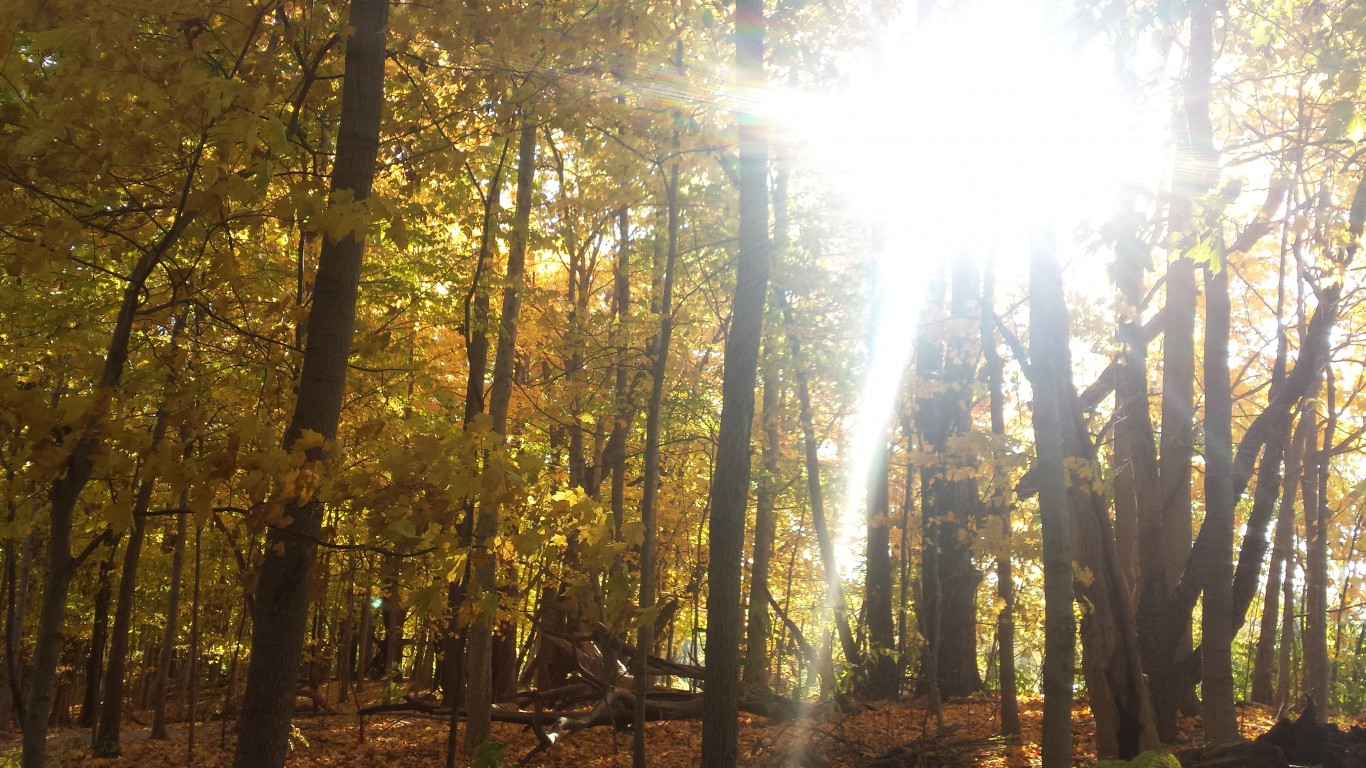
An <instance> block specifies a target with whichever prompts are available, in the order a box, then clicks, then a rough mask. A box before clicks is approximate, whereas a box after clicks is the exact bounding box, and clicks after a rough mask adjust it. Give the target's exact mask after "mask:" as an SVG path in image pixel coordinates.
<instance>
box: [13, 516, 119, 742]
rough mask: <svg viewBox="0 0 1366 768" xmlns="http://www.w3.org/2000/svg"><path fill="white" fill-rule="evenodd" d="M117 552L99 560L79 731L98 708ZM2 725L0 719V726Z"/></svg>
mask: <svg viewBox="0 0 1366 768" xmlns="http://www.w3.org/2000/svg"><path fill="white" fill-rule="evenodd" d="M117 549H118V542H117V541H116V542H115V545H114V546H113V547H111V548H110V550H109V557H108V558H106V559H104V560H102V561H100V575H99V586H98V587H97V588H96V590H95V621H94V625H93V626H92V627H91V630H90V655H89V658H88V659H87V660H86V665H85V698H84V699H82V703H81V717H80V719H79V720H78V721H77V722H76V724H77V725H79V726H81V727H82V728H93V727H94V726H95V721H96V718H97V715H98V713H99V708H100V683H101V678H103V676H104V648H105V645H107V644H108V640H109V600H110V598H111V597H112V596H113V595H112V593H113V589H114V579H113V573H114V553H115V552H116V551H117ZM6 696H8V692H6ZM3 723H4V721H3V720H0V724H3Z"/></svg>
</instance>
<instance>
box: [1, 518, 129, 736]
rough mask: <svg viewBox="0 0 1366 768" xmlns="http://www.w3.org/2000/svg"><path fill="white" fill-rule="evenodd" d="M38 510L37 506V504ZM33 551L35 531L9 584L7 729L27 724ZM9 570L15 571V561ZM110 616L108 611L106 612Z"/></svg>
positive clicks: (24, 545) (29, 535) (22, 541)
mask: <svg viewBox="0 0 1366 768" xmlns="http://www.w3.org/2000/svg"><path fill="white" fill-rule="evenodd" d="M34 506H37V502H35V503H34ZM115 549H116V547H111V549H110V555H109V562H110V563H111V567H112V563H113V559H114V554H113V553H114V551H115ZM33 550H34V539H33V531H32V529H30V530H29V531H28V533H25V534H24V537H23V538H22V539H20V541H19V565H18V571H17V572H16V573H13V574H11V575H10V578H9V580H8V583H9V586H10V588H11V589H12V590H13V591H11V592H10V594H9V600H8V601H6V604H5V679H6V690H4V691H3V692H0V696H3V698H4V701H5V707H4V708H3V709H0V711H2V712H4V714H5V717H4V718H0V726H7V725H8V724H9V720H10V717H11V716H13V717H14V718H15V719H16V720H17V721H19V723H20V724H21V725H22V724H23V722H24V711H23V706H22V703H23V696H22V695H21V694H22V690H23V687H22V685H21V684H22V682H23V677H22V674H21V670H22V669H23V668H24V664H23V656H24V653H23V650H24V649H23V630H24V619H25V618H26V616H27V615H28V590H29V584H30V583H31V581H30V577H31V576H32V573H33ZM9 567H10V568H11V569H14V563H13V561H12V560H11V562H10V564H9ZM106 613H107V611H106Z"/></svg>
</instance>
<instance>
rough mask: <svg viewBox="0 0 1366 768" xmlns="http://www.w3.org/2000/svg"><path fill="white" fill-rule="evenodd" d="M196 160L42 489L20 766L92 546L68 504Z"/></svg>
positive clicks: (27, 763)
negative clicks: (74, 541) (57, 468)
mask: <svg viewBox="0 0 1366 768" xmlns="http://www.w3.org/2000/svg"><path fill="white" fill-rule="evenodd" d="M197 166H198V157H197V156H196V159H195V160H194V163H193V164H192V165H191V170H190V172H189V174H188V175H187V178H186V180H185V185H184V187H183V191H182V195H181V200H180V203H179V207H178V209H177V211H176V213H175V218H174V220H173V221H172V223H171V225H170V226H169V227H167V228H166V230H165V231H164V232H163V233H162V235H161V238H160V239H159V240H158V241H157V242H156V244H155V245H153V246H151V247H150V248H148V249H147V250H145V251H143V253H142V255H141V256H140V257H139V258H138V262H137V264H136V265H135V266H134V267H133V270H132V272H131V273H130V274H129V276H128V282H127V285H126V286H125V287H124V290H123V297H122V300H121V302H120V304H119V312H118V317H117V318H116V319H115V321H114V330H113V333H112V334H111V336H110V340H109V347H108V349H107V351H106V352H105V357H104V366H103V368H101V370H100V375H99V378H98V380H97V381H96V382H95V387H94V389H95V399H94V401H93V404H92V406H91V411H90V416H89V418H88V419H87V426H85V427H83V428H81V429H80V430H79V431H78V433H77V436H76V437H75V438H74V440H75V445H74V447H73V449H72V451H71V453H70V455H69V456H68V458H67V460H66V465H65V467H64V469H63V473H62V475H61V476H60V477H58V478H57V479H56V480H54V481H53V482H52V486H51V488H50V490H49V492H48V501H49V502H50V505H51V507H50V509H49V515H48V520H49V527H48V547H47V570H46V573H45V575H44V578H43V596H42V607H41V608H40V609H39V612H38V632H37V636H36V637H35V643H34V653H33V673H32V676H31V677H30V679H29V689H28V695H27V697H26V701H25V702H24V728H23V730H24V738H23V747H22V749H23V754H22V756H21V758H20V765H21V766H22V768H42V766H43V765H45V764H46V762H47V726H48V720H49V717H50V716H51V713H52V708H53V694H54V689H55V687H56V682H57V662H58V660H59V659H60V658H61V654H62V647H63V639H64V638H63V633H62V628H63V625H64V623H65V621H66V603H67V596H68V593H69V592H70V589H71V580H72V578H73V577H74V576H75V575H76V568H77V567H78V566H79V565H80V563H81V561H82V560H83V558H84V556H86V555H88V554H89V553H90V552H91V551H93V550H92V549H91V548H87V549H86V550H85V551H84V552H82V553H81V556H76V557H73V556H72V552H71V534H72V524H73V522H74V520H75V514H76V504H77V502H79V501H80V498H81V493H82V492H83V491H84V490H85V486H86V484H87V483H89V482H90V477H91V475H92V474H93V473H94V470H95V457H96V455H97V454H98V453H99V451H100V449H101V448H102V446H103V445H104V437H103V435H102V434H101V430H100V427H99V425H101V424H103V423H105V417H106V416H107V415H108V413H109V411H110V409H111V407H112V403H111V400H112V399H113V397H114V394H115V391H116V390H117V389H118V387H119V383H120V382H121V381H122V380H123V371H124V368H126V367H127V364H128V353H129V344H130V342H131V339H132V334H133V321H134V319H135V318H136V317H137V314H138V311H139V310H140V309H141V308H142V304H143V298H144V297H143V291H144V289H145V287H146V285H147V280H148V278H150V277H151V275H152V272H153V270H155V269H156V268H157V266H158V265H159V264H161V262H162V260H163V259H164V258H165V256H166V254H167V252H168V251H169V250H170V249H171V247H172V246H174V245H175V244H176V243H177V242H179V240H180V237H181V235H183V234H184V233H185V230H186V228H187V227H189V225H190V221H191V219H192V218H193V216H192V214H190V213H189V212H188V211H187V209H186V207H185V200H186V198H187V197H188V195H189V192H190V188H191V186H192V184H193V182H194V181H195V174H194V168H196V167H197Z"/></svg>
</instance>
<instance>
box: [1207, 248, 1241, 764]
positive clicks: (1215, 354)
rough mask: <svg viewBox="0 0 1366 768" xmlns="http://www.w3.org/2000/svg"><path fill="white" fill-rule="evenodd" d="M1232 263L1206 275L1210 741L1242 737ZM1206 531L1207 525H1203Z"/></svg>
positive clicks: (1230, 740) (1208, 726)
mask: <svg viewBox="0 0 1366 768" xmlns="http://www.w3.org/2000/svg"><path fill="white" fill-rule="evenodd" d="M1228 272H1229V270H1228V267H1227V265H1225V266H1224V268H1222V269H1220V270H1219V271H1218V272H1217V273H1214V274H1208V273H1207V274H1206V277H1205V355H1204V357H1205V521H1204V523H1203V526H1206V527H1209V528H1210V529H1211V534H1210V535H1211V536H1212V537H1213V538H1212V539H1211V548H1212V550H1213V552H1214V556H1213V557H1212V558H1211V560H1212V562H1211V563H1210V564H1209V569H1210V570H1209V575H1208V579H1207V580H1206V582H1205V597H1204V602H1203V605H1202V608H1201V611H1200V617H1201V618H1200V632H1201V641H1200V646H1201V649H1202V653H1201V656H1200V659H1201V673H1200V677H1201V686H1200V689H1201V698H1202V700H1201V705H1202V714H1203V717H1202V723H1203V725H1204V729H1205V741H1206V743H1209V744H1225V743H1230V742H1233V741H1237V740H1238V738H1239V736H1238V712H1237V709H1236V708H1235V704H1234V690H1233V635H1234V629H1235V627H1234V624H1233V605H1232V599H1233V525H1234V520H1233V517H1234V507H1235V506H1236V505H1237V503H1238V499H1237V497H1236V496H1234V493H1233V479H1232V474H1233V391H1232V388H1231V385H1230V383H1229V334H1230V332H1231V328H1230V324H1231V320H1230V312H1231V310H1230V306H1229V285H1228V283H1229V277H1228ZM1202 533H1203V529H1202Z"/></svg>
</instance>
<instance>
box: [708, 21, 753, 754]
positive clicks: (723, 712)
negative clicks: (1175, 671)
mask: <svg viewBox="0 0 1366 768" xmlns="http://www.w3.org/2000/svg"><path fill="white" fill-rule="evenodd" d="M764 26H765V20H764V7H763V0H736V4H735V48H736V85H737V87H738V88H739V89H740V90H741V92H758V91H759V89H760V88H762V86H763V83H764ZM744 103H745V102H744V101H743V100H742V102H741V104H744ZM736 117H737V119H738V122H739V125H740V129H739V130H740V160H739V166H740V180H739V187H740V190H739V191H740V203H739V211H740V238H739V254H738V257H737V264H736V278H735V294H734V297H733V299H732V301H731V305H730V306H731V323H730V329H729V332H728V333H727V334H726V346H725V369H724V372H723V373H722V377H721V379H722V380H721V427H720V435H719V437H718V440H717V446H716V470H715V472H714V474H713V475H712V487H711V516H710V531H709V535H710V539H711V556H710V559H709V561H708V563H707V585H708V586H707V589H708V591H707V659H706V670H707V671H706V675H707V687H706V690H705V696H704V701H705V707H704V712H703V715H702V754H701V764H702V766H703V767H704V768H731V767H732V766H734V765H735V761H736V757H737V746H736V738H737V735H738V731H739V721H738V719H737V714H738V712H737V710H738V707H739V700H740V684H739V683H740V679H739V678H740V658H739V657H740V640H741V633H742V631H743V628H742V626H741V623H742V619H741V607H740V580H741V578H740V577H741V569H740V561H741V559H742V558H741V554H742V552H743V550H744V543H745V507H746V506H747V502H748V500H749V481H750V463H749V461H750V428H751V426H752V424H753V421H754V382H755V378H756V374H757V371H758V363H759V339H760V336H761V335H762V332H763V322H764V304H765V297H766V296H767V294H768V190H767V187H768V140H767V134H766V131H765V128H764V122H763V121H762V120H757V119H752V116H751V115H748V114H746V113H745V112H744V107H743V106H742V107H741V109H740V110H739V112H738V114H737V115H736Z"/></svg>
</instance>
